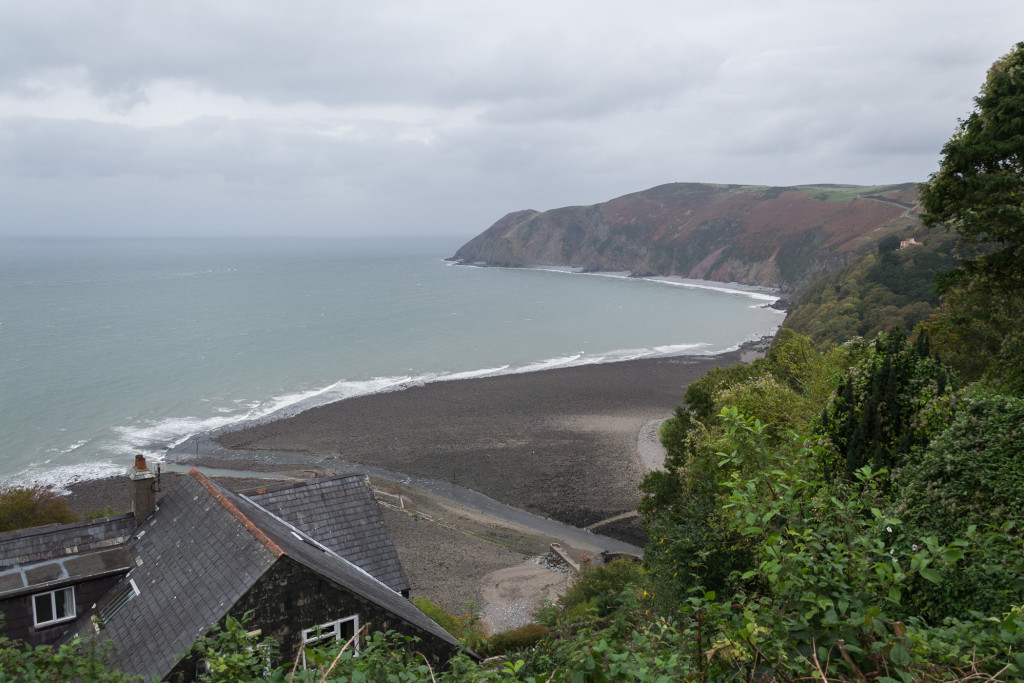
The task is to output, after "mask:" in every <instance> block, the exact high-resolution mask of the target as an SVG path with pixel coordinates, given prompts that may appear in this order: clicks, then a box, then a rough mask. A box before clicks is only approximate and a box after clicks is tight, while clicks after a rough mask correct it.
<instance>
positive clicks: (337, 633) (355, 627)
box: [302, 614, 359, 668]
mask: <svg viewBox="0 0 1024 683" xmlns="http://www.w3.org/2000/svg"><path fill="white" fill-rule="evenodd" d="M358 632H359V615H358V614H355V615H353V616H351V617H345V618H344V619H338V620H336V621H329V622H327V623H326V624H320V625H319V626H314V627H313V628H304V629H302V668H306V648H307V647H316V646H317V645H326V644H327V643H329V642H330V641H332V640H340V641H342V642H346V641H348V640H349V639H350V638H352V636H354V635H355V634H356V633H358ZM352 647H353V648H354V649H355V651H356V653H358V652H359V640H358V639H356V640H353V641H352Z"/></svg>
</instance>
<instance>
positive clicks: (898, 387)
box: [820, 330, 952, 480]
mask: <svg viewBox="0 0 1024 683" xmlns="http://www.w3.org/2000/svg"><path fill="white" fill-rule="evenodd" d="M871 346H872V349H873V351H874V353H873V354H872V355H871V356H870V357H868V358H867V359H865V360H863V361H861V363H860V364H859V365H857V366H855V367H854V368H853V369H852V371H851V372H850V374H849V376H848V378H847V380H846V382H845V383H844V384H843V386H842V387H841V388H840V389H839V390H838V391H837V392H836V394H835V396H834V397H833V399H832V401H831V404H830V405H829V406H828V407H827V408H826V409H825V410H824V411H823V412H822V416H821V427H820V433H821V434H823V435H824V436H825V438H826V441H827V443H828V445H829V446H830V448H829V450H828V451H827V452H826V453H825V455H824V462H823V464H824V469H825V474H826V476H832V477H834V476H839V475H842V476H845V477H846V479H848V480H850V479H852V478H853V474H854V472H856V471H858V470H860V468H862V467H863V466H864V465H870V466H871V467H872V468H873V469H875V470H880V469H883V468H884V469H888V470H892V469H894V468H899V467H901V466H902V465H903V462H904V459H905V458H906V457H907V455H908V454H909V453H910V451H911V450H912V449H913V448H914V447H915V446H919V445H922V444H924V443H927V441H928V438H929V437H930V435H931V433H932V432H933V431H935V430H936V429H938V428H939V427H940V426H943V424H944V422H943V420H944V418H945V417H946V415H945V413H944V412H943V410H942V409H943V407H946V406H947V404H948V403H949V401H950V394H951V391H952V384H951V377H950V374H949V371H948V370H947V369H946V368H945V366H943V365H942V364H941V363H939V362H938V361H935V360H934V359H932V358H931V357H930V356H929V354H928V345H927V339H926V338H925V337H920V338H919V340H918V343H916V344H911V343H909V342H908V341H907V340H906V338H905V337H904V336H903V334H902V332H900V331H899V330H894V331H892V332H890V333H888V334H881V335H879V336H878V337H876V338H875V339H874V340H873V341H872V343H871Z"/></svg>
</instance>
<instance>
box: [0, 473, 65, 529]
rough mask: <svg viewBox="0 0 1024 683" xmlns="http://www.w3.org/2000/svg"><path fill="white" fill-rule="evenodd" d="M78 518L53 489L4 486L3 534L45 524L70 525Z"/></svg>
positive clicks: (0, 499) (0, 491) (0, 505)
mask: <svg viewBox="0 0 1024 683" xmlns="http://www.w3.org/2000/svg"><path fill="white" fill-rule="evenodd" d="M77 519H78V516H77V515H75V513H74V512H73V511H72V510H71V508H70V507H68V502H67V500H65V499H64V498H62V497H61V496H59V495H58V494H57V492H56V491H54V490H53V488H52V487H50V486H41V485H40V484H33V485H32V486H30V487H27V488H26V487H19V486H7V485H0V532H4V531H14V530H15V529H27V528H29V527H34V526H41V525H43V524H66V523H68V522H74V521H76V520H77Z"/></svg>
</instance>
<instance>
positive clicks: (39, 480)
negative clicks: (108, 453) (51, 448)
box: [9, 460, 128, 495]
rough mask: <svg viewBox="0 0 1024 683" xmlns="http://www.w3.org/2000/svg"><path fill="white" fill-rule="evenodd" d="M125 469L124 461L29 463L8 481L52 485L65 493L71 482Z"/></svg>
mask: <svg viewBox="0 0 1024 683" xmlns="http://www.w3.org/2000/svg"><path fill="white" fill-rule="evenodd" d="M127 469H128V466H127V465H126V464H125V463H121V464H116V463H114V462H112V461H109V460H104V461H101V462H90V463H79V464H77V465H61V466H59V467H54V468H51V467H45V468H44V467H41V466H38V465H31V466H29V468H28V469H27V470H25V471H24V472H22V473H20V474H17V475H15V476H14V477H12V478H11V480H10V481H9V483H10V484H12V485H14V486H32V485H33V484H39V485H41V486H52V487H53V489H54V491H56V492H57V493H60V494H62V495H66V494H68V493H70V491H69V490H68V487H69V486H70V485H72V484H77V483H78V482H81V481H89V480H92V479H106V478H108V477H114V476H118V475H121V474H124V472H125V471H126V470H127Z"/></svg>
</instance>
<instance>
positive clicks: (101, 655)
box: [0, 636, 142, 683]
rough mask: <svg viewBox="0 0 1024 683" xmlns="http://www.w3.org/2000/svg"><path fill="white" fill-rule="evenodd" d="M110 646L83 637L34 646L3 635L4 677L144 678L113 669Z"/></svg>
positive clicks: (0, 666)
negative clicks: (85, 639)
mask: <svg viewBox="0 0 1024 683" xmlns="http://www.w3.org/2000/svg"><path fill="white" fill-rule="evenodd" d="M107 659H108V650H107V649H105V648H104V647H102V646H99V645H96V644H94V643H90V642H86V641H83V640H78V639H76V640H72V641H71V642H70V643H67V644H65V645H60V646H56V647H50V646H46V645H39V646H36V647H32V646H31V645H27V644H25V643H21V642H17V641H12V640H10V639H9V638H7V637H5V636H0V680H2V681H16V682H17V683H51V682H52V683H57V682H58V681H72V680H80V681H95V682H96V683H130V682H134V681H141V680H142V679H141V678H138V677H136V676H129V675H127V674H123V673H120V672H118V671H115V670H111V668H110V666H109V664H108V663H107Z"/></svg>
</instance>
